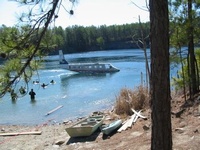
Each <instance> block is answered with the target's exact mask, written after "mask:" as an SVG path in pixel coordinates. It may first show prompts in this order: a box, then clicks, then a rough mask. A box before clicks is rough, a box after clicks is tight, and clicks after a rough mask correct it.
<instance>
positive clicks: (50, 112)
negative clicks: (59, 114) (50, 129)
mask: <svg viewBox="0 0 200 150" xmlns="http://www.w3.org/2000/svg"><path fill="white" fill-rule="evenodd" d="M62 107H63V105H60V106H58V107H56V108H55V109H53V110H51V111H49V112H48V113H46V115H45V116H47V115H50V114H52V113H53V112H55V111H56V110H58V109H60V108H62Z"/></svg>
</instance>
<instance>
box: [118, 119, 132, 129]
mask: <svg viewBox="0 0 200 150" xmlns="http://www.w3.org/2000/svg"><path fill="white" fill-rule="evenodd" d="M128 121H129V119H127V120H126V122H125V123H124V125H123V126H121V127H120V128H119V129H118V130H117V132H122V131H124V130H126V129H127V125H128Z"/></svg>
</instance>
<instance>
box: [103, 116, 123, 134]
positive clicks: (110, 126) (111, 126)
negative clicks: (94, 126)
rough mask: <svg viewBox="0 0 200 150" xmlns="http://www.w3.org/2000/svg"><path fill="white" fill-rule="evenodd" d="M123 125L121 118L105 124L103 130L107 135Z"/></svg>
mask: <svg viewBox="0 0 200 150" xmlns="http://www.w3.org/2000/svg"><path fill="white" fill-rule="evenodd" d="M121 125H122V120H121V119H119V120H116V121H113V122H112V123H110V124H107V125H103V126H102V129H101V132H103V134H105V135H109V134H110V133H112V132H113V131H115V130H117V129H118V128H119V127H120V126H121Z"/></svg>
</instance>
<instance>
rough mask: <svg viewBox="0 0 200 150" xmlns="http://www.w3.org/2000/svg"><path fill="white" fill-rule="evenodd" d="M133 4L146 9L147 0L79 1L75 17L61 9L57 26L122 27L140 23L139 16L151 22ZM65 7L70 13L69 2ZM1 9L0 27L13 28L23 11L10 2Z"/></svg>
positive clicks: (0, 0) (2, 1) (0, 4)
mask: <svg viewBox="0 0 200 150" xmlns="http://www.w3.org/2000/svg"><path fill="white" fill-rule="evenodd" d="M147 1H148V0H147ZM132 2H134V3H135V4H137V5H138V6H139V7H141V8H143V9H146V3H145V2H146V0H79V2H78V3H77V4H75V6H74V7H73V10H74V15H69V14H68V13H67V12H66V11H65V10H64V9H63V7H61V9H60V12H59V14H58V18H57V19H56V23H55V25H56V26H62V27H63V28H65V27H67V26H71V25H82V26H91V25H94V26H99V25H120V24H126V23H135V22H138V17H139V16H140V19H141V21H142V22H147V21H149V12H148V11H144V10H141V9H139V8H138V7H136V6H135V5H134V4H133V3H132ZM63 5H64V6H65V8H66V9H67V10H68V11H69V10H70V9H71V3H69V0H63ZM0 8H1V9H0V14H1V15H0V25H2V24H5V25H6V26H13V25H14V24H15V23H16V20H17V19H16V18H17V14H19V13H20V12H22V10H23V8H22V7H20V6H19V5H18V4H17V3H15V2H10V1H9V0H0ZM20 9H21V10H20Z"/></svg>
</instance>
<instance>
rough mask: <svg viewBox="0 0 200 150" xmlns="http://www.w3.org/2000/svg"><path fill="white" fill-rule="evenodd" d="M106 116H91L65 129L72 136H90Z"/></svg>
mask: <svg viewBox="0 0 200 150" xmlns="http://www.w3.org/2000/svg"><path fill="white" fill-rule="evenodd" d="M104 118H105V116H103V115H96V116H89V117H87V118H85V119H82V120H80V121H79V122H77V123H75V124H73V125H72V126H70V127H68V128H66V129H65V130H66V132H67V133H68V134H69V136H70V137H83V136H90V135H92V134H93V133H94V132H95V131H96V130H97V129H98V128H99V127H100V126H101V125H102V124H103V121H104Z"/></svg>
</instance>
